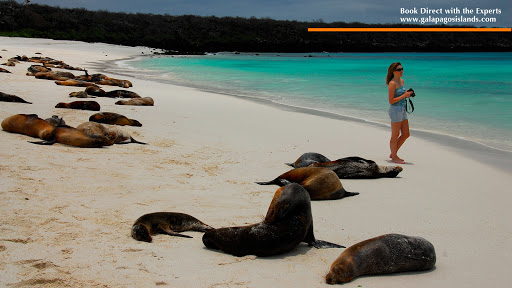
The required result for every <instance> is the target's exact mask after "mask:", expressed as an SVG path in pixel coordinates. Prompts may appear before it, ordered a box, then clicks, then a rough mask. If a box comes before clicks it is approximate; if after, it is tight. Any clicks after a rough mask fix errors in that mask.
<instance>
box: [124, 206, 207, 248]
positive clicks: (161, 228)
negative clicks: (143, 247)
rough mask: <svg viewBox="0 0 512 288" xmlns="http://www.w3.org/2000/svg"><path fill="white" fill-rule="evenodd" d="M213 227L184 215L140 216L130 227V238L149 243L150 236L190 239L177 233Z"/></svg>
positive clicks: (159, 213)
mask: <svg viewBox="0 0 512 288" xmlns="http://www.w3.org/2000/svg"><path fill="white" fill-rule="evenodd" d="M210 229H213V227H211V226H209V225H206V224H204V223H203V222H201V221H199V220H198V219H197V218H195V217H193V216H190V215H188V214H184V213H175V212H156V213H150V214H146V215H142V216H141V217H140V218H139V219H137V220H136V221H135V223H134V224H133V226H132V237H133V239H135V240H138V241H145V242H151V241H152V240H153V239H152V238H151V235H155V234H167V235H169V236H178V237H185V238H192V237H190V236H187V235H183V234H179V233H177V232H183V231H190V230H192V231H199V232H205V231H208V230H210Z"/></svg>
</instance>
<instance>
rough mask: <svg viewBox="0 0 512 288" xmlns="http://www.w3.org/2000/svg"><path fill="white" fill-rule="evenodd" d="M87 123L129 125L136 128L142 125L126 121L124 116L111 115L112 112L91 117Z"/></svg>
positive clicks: (131, 120)
mask: <svg viewBox="0 0 512 288" xmlns="http://www.w3.org/2000/svg"><path fill="white" fill-rule="evenodd" d="M89 121H92V122H98V123H104V124H112V125H121V126H125V125H129V126H137V127H141V126H142V124H141V123H140V122H139V121H137V120H135V119H128V118H127V117H126V116H124V115H121V114H117V113H113V112H100V113H96V114H93V115H91V117H89Z"/></svg>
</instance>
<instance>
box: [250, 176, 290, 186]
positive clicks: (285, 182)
mask: <svg viewBox="0 0 512 288" xmlns="http://www.w3.org/2000/svg"><path fill="white" fill-rule="evenodd" d="M254 183H256V184H259V185H277V186H280V187H283V186H286V185H288V184H291V183H293V182H290V181H288V180H286V179H279V178H276V179H274V180H272V181H268V182H254Z"/></svg>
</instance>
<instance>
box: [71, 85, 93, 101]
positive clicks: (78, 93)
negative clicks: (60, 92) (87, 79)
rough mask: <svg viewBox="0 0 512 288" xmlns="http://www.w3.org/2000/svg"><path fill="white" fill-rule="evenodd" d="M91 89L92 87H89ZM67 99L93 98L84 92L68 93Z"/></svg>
mask: <svg viewBox="0 0 512 288" xmlns="http://www.w3.org/2000/svg"><path fill="white" fill-rule="evenodd" d="M91 87H92V86H91ZM69 97H76V98H95V97H94V96H89V95H88V94H87V93H86V92H85V91H79V92H71V93H69Z"/></svg>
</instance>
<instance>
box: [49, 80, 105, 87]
mask: <svg viewBox="0 0 512 288" xmlns="http://www.w3.org/2000/svg"><path fill="white" fill-rule="evenodd" d="M55 84H57V85H62V86H76V87H88V86H96V84H94V83H92V82H86V81H80V80H76V79H68V80H64V81H61V80H57V81H55Z"/></svg>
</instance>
